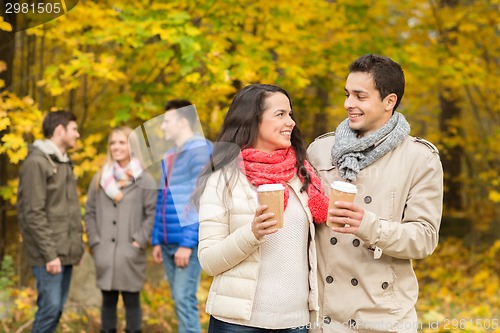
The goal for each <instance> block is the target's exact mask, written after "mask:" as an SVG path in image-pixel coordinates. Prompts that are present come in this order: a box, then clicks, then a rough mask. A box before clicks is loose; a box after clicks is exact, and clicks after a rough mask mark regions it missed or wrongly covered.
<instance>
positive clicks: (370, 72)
mask: <svg viewBox="0 0 500 333" xmlns="http://www.w3.org/2000/svg"><path fill="white" fill-rule="evenodd" d="M404 86H405V78H404V73H403V70H402V69H401V66H400V65H399V64H397V63H395V62H394V61H392V60H391V59H389V58H387V57H383V56H377V55H372V54H369V55H364V56H361V57H360V58H359V59H357V60H355V61H354V62H353V63H352V64H351V65H350V66H349V75H348V77H347V80H346V85H345V88H344V89H345V93H346V99H345V102H344V107H345V109H346V111H347V116H348V118H347V119H345V120H344V121H343V122H342V123H341V124H340V125H339V126H338V128H337V130H336V132H335V133H333V132H332V133H327V134H325V135H322V136H320V137H318V138H317V139H316V140H315V141H314V142H313V143H312V144H311V146H310V147H309V149H308V154H309V157H310V161H311V164H313V165H314V167H315V168H316V170H317V171H318V172H319V173H320V175H321V178H322V181H323V186H324V187H325V190H326V191H329V187H330V186H329V185H330V183H332V182H333V181H334V180H342V181H347V182H351V183H353V184H354V185H356V186H357V188H358V194H357V196H356V199H355V200H354V203H349V202H344V201H340V202H336V203H335V205H336V207H337V208H336V209H331V210H330V213H329V220H330V221H331V222H333V223H339V224H341V225H344V226H343V227H334V228H330V227H329V226H327V225H326V224H321V225H318V226H317V232H316V244H317V247H318V274H319V278H318V281H319V293H320V295H319V296H320V305H321V310H320V311H321V314H322V319H323V322H322V323H321V324H320V327H319V328H318V329H317V330H314V331H315V332H325V333H333V332H336V333H337V332H371V333H374V332H417V329H418V328H419V327H418V326H419V325H418V320H417V314H416V311H415V303H416V301H417V297H418V283H417V280H416V277H415V273H414V271H413V268H412V263H411V260H412V259H420V258H424V257H426V256H428V255H430V254H431V253H432V252H433V251H434V249H435V248H436V246H437V243H438V232H439V225H440V221H441V213H442V198H443V170H442V166H441V162H440V159H439V154H438V151H437V149H436V148H435V147H434V146H433V145H432V144H431V143H429V142H427V141H425V140H423V139H420V138H415V137H411V136H409V133H410V125H409V124H408V122H407V121H406V119H405V118H404V116H403V115H402V114H401V113H399V112H395V110H396V108H397V107H398V105H399V103H400V101H401V99H402V97H403V94H404Z"/></svg>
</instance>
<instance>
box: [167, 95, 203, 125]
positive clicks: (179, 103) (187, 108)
mask: <svg viewBox="0 0 500 333" xmlns="http://www.w3.org/2000/svg"><path fill="white" fill-rule="evenodd" d="M169 110H176V112H177V115H178V116H179V117H182V118H185V119H187V121H188V122H189V126H190V127H191V129H194V126H195V124H196V120H197V119H198V115H197V114H196V108H195V107H194V105H193V103H191V102H190V101H188V100H187V99H173V100H170V101H168V102H167V104H166V105H165V111H169Z"/></svg>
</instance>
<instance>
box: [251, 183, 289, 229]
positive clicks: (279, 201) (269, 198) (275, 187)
mask: <svg viewBox="0 0 500 333" xmlns="http://www.w3.org/2000/svg"><path fill="white" fill-rule="evenodd" d="M257 195H258V197H259V204H260V205H267V209H266V210H265V211H264V213H274V218H273V220H276V221H277V224H276V226H275V227H274V228H277V229H279V228H283V209H284V206H285V187H284V186H283V185H282V184H265V185H260V186H259V187H258V188H257Z"/></svg>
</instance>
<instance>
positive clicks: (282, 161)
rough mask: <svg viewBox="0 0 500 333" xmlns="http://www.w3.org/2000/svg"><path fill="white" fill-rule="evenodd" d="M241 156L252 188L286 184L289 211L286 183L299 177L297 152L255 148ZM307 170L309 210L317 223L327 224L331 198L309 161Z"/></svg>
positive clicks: (244, 171)
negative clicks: (325, 192) (325, 191)
mask: <svg viewBox="0 0 500 333" xmlns="http://www.w3.org/2000/svg"><path fill="white" fill-rule="evenodd" d="M241 155H242V157H243V163H240V169H241V171H242V172H243V173H245V175H246V176H247V179H248V181H249V182H250V183H251V184H252V185H254V186H259V185H263V184H276V183H280V184H283V186H284V187H285V208H286V207H287V204H288V198H289V197H290V192H289V190H288V185H287V184H286V182H287V181H289V180H290V179H292V178H293V177H294V176H295V175H296V174H297V167H296V166H295V163H296V161H297V160H296V157H295V150H294V149H293V148H291V147H290V148H287V149H279V150H275V151H273V152H272V153H266V152H263V151H260V150H256V149H253V148H247V149H243V150H242V151H241ZM304 167H305V168H306V170H307V172H308V173H309V177H310V179H311V183H310V184H309V187H308V189H307V194H308V195H309V201H308V206H309V210H310V211H311V214H312V216H313V220H314V222H315V223H323V222H325V221H326V217H327V213H328V197H327V196H326V195H325V194H324V192H323V187H322V186H321V181H320V179H319V178H318V176H316V173H315V171H314V169H313V168H312V166H311V165H310V164H309V162H307V161H304ZM299 177H300V176H299ZM300 180H301V181H303V178H302V177H300Z"/></svg>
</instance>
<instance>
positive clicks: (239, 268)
mask: <svg viewBox="0 0 500 333" xmlns="http://www.w3.org/2000/svg"><path fill="white" fill-rule="evenodd" d="M288 185H289V186H290V187H291V188H292V189H293V191H294V192H295V194H296V195H297V197H298V198H299V199H300V202H301V204H302V205H303V207H304V210H305V212H306V214H307V216H308V220H309V233H310V237H309V251H308V253H309V267H310V270H309V286H310V292H309V310H310V312H311V316H312V317H311V318H313V320H316V321H317V316H318V311H319V306H318V281H317V258H316V246H315V243H314V232H315V231H314V225H313V222H312V216H311V212H310V211H309V208H308V207H307V200H308V195H307V193H305V192H304V193H301V192H300V188H301V186H302V183H301V182H300V180H299V179H298V177H294V178H293V179H292V180H290V181H289V182H288ZM225 186H226V181H225V180H224V177H223V174H222V172H221V171H220V170H219V171H217V172H215V173H214V174H213V175H212V176H210V178H209V180H208V182H207V185H206V188H205V191H204V192H203V195H202V196H201V199H200V212H199V218H200V231H199V232H200V235H199V247H198V257H199V261H200V264H201V267H202V268H203V270H204V271H205V272H206V273H207V274H209V275H212V276H214V280H213V282H212V286H211V287H210V291H209V294H208V299H207V304H206V312H207V313H209V314H211V315H214V316H220V317H224V318H232V319H244V320H249V319H250V315H251V313H252V306H253V303H254V295H255V290H256V286H257V278H258V275H259V268H260V261H261V257H260V246H259V245H260V242H261V241H259V240H258V239H257V238H256V237H255V236H254V234H253V232H252V229H251V223H252V221H253V219H254V216H255V210H256V209H257V207H258V204H257V193H256V190H255V188H254V187H253V186H252V185H251V184H250V183H249V182H248V180H247V178H246V176H245V175H243V174H242V173H239V175H238V179H237V181H236V183H235V185H234V187H233V188H232V190H231V194H230V195H229V196H228V197H229V199H228V200H227V201H228V202H227V203H226V205H227V208H225V207H226V205H224V202H223V199H222V198H223V192H224V188H225ZM262 241H265V238H264V240H262Z"/></svg>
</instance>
